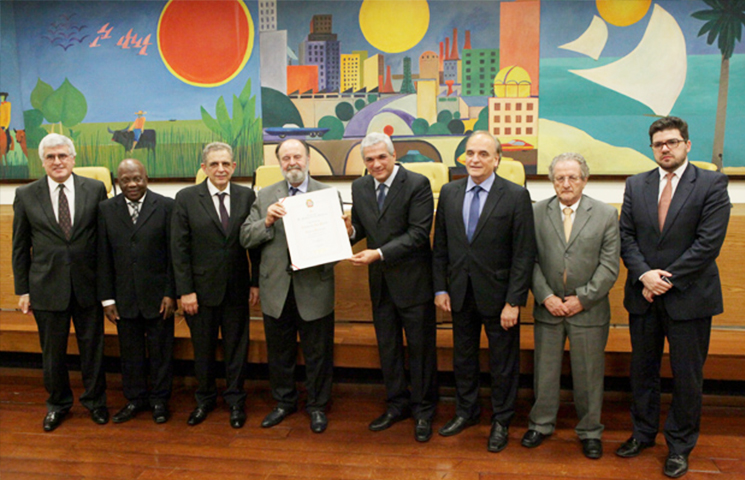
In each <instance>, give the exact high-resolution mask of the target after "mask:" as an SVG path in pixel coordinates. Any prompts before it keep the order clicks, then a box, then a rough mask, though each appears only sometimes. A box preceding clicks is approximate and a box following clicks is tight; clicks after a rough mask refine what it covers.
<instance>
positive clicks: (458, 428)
mask: <svg viewBox="0 0 745 480" xmlns="http://www.w3.org/2000/svg"><path fill="white" fill-rule="evenodd" d="M478 423H479V417H476V418H463V417H459V416H458V415H456V416H454V417H453V418H452V419H450V421H449V422H448V423H446V424H445V425H444V426H443V427H442V428H440V430H439V433H440V435H442V436H443V437H450V436H453V435H458V434H459V433H460V432H462V431H463V430H465V429H466V428H468V427H472V426H474V425H476V424H478Z"/></svg>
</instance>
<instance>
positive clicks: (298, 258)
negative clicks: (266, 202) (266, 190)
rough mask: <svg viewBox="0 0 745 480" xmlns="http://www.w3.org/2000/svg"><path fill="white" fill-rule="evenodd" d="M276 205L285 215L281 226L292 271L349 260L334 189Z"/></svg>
mask: <svg viewBox="0 0 745 480" xmlns="http://www.w3.org/2000/svg"><path fill="white" fill-rule="evenodd" d="M280 202H281V203H282V205H284V207H285V209H286V211H287V214H285V216H284V217H282V222H283V223H284V226H285V236H286V237H287V248H288V249H289V250H290V262H291V264H292V269H293V270H302V269H303V268H309V267H315V266H316V265H323V264H324V263H331V262H338V261H340V260H344V259H347V258H349V257H351V256H352V245H351V244H350V242H349V235H347V227H346V226H345V225H344V221H343V220H342V215H343V211H342V208H341V203H340V202H339V192H338V191H337V190H336V189H335V188H324V189H323V190H316V191H315V192H308V193H304V194H302V195H295V196H292V197H285V198H283V199H281V200H280Z"/></svg>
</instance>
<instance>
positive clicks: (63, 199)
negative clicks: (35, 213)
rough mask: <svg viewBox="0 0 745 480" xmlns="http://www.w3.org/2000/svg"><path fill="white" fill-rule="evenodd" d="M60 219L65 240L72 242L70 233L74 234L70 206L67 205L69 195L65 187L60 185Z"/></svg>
mask: <svg viewBox="0 0 745 480" xmlns="http://www.w3.org/2000/svg"><path fill="white" fill-rule="evenodd" d="M58 207H59V208H58V212H57V214H58V217H59V226H60V227H61V228H62V232H64V234H65V238H66V239H67V240H70V233H71V232H72V219H71V218H70V204H69V203H67V195H65V186H64V185H62V184H60V186H59V203H58Z"/></svg>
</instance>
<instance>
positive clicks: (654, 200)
mask: <svg viewBox="0 0 745 480" xmlns="http://www.w3.org/2000/svg"><path fill="white" fill-rule="evenodd" d="M659 192H660V174H659V171H658V170H657V169H656V168H655V169H654V170H652V171H651V172H649V175H648V176H647V181H646V182H645V184H644V192H643V198H644V205H645V206H646V207H647V214H648V215H649V221H650V222H651V223H652V225H656V226H657V228H655V229H654V231H655V232H659V231H660V227H659V225H660V217H659V215H658V213H657V204H658V203H659V199H658V195H659Z"/></svg>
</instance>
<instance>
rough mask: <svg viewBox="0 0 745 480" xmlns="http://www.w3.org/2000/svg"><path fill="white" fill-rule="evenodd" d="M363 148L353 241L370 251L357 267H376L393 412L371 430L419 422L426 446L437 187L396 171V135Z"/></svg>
mask: <svg viewBox="0 0 745 480" xmlns="http://www.w3.org/2000/svg"><path fill="white" fill-rule="evenodd" d="M360 148H361V150H362V158H363V160H364V162H365V167H367V171H368V172H369V173H370V175H366V176H364V177H362V178H359V179H357V180H355V181H354V183H352V200H353V205H354V206H353V208H352V225H353V227H354V228H353V235H352V240H353V241H354V242H358V241H360V240H362V239H363V238H366V239H367V249H366V250H363V251H361V252H359V253H357V254H356V255H354V256H353V257H352V259H351V261H352V264H354V265H356V266H362V265H369V277H370V296H371V297H372V303H373V323H374V325H375V335H376V336H377V339H378V351H379V353H380V363H381V367H382V370H383V380H384V382H385V386H386V391H387V408H386V412H385V413H384V414H383V415H381V416H380V417H378V418H377V419H375V420H374V421H373V422H372V423H370V430H372V431H374V432H377V431H380V430H385V429H387V428H389V427H390V426H392V425H393V424H394V423H396V422H399V421H401V420H403V419H405V418H408V417H409V416H410V415H413V416H414V419H415V421H416V424H415V429H414V436H415V438H416V440H417V441H420V442H426V441H428V440H429V439H430V437H431V436H432V417H433V416H434V413H435V407H436V405H437V350H436V339H437V329H436V327H437V324H436V321H435V307H434V304H433V303H432V299H433V295H432V289H431V288H430V286H431V285H432V252H431V249H430V246H429V232H430V230H431V228H432V216H433V213H434V203H433V200H432V188H431V187H430V183H429V180H427V178H426V177H425V176H423V175H420V174H418V173H414V172H409V171H407V170H406V169H405V168H404V167H402V166H399V165H397V164H396V152H395V150H394V149H393V143H392V142H391V139H390V137H388V135H385V134H384V133H371V134H369V135H368V136H367V137H365V139H364V140H362V143H361V145H360ZM402 330H403V331H405V332H406V344H407V347H408V351H409V370H410V378H411V391H409V386H408V382H407V379H406V370H405V363H406V355H405V351H404V341H403V334H402Z"/></svg>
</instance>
